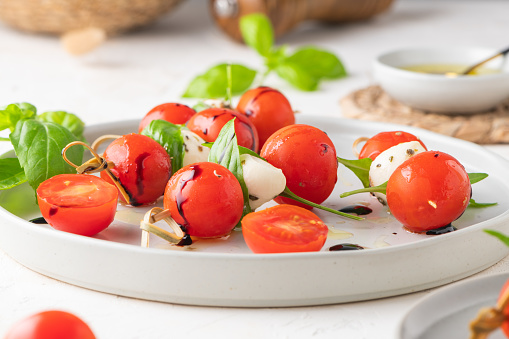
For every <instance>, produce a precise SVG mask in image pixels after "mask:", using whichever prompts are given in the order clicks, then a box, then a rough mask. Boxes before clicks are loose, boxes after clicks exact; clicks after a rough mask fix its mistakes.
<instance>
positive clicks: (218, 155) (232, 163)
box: [208, 119, 251, 214]
mask: <svg viewBox="0 0 509 339" xmlns="http://www.w3.org/2000/svg"><path fill="white" fill-rule="evenodd" d="M208 161H209V162H215V163H216V164H220V165H223V166H224V167H226V168H227V169H228V170H230V172H232V173H233V175H234V176H235V177H236V178H237V180H238V181H239V183H240V187H242V193H243V195H244V214H247V213H249V212H251V207H249V192H248V191H247V186H246V182H245V181H244V174H243V171H242V164H241V162H240V152H239V146H238V143H237V135H236V134H235V119H232V120H230V121H228V122H227V123H226V124H225V125H224V126H223V128H222V129H221V132H219V135H218V137H217V139H216V141H215V142H214V144H213V145H212V148H211V149H210V153H209V158H208Z"/></svg>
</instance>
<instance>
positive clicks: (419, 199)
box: [387, 151, 472, 232]
mask: <svg viewBox="0 0 509 339" xmlns="http://www.w3.org/2000/svg"><path fill="white" fill-rule="evenodd" d="M471 192H472V190H471V186H470V180H469V178H468V174H467V172H466V171H465V168H464V167H463V165H461V164H460V163H459V162H458V160H456V159H455V158H453V157H452V156H450V155H449V154H446V153H443V152H435V151H427V152H422V153H418V154H416V155H414V156H413V157H411V158H410V159H408V160H407V161H405V162H404V163H403V164H401V165H400V166H399V167H398V168H397V169H396V170H395V171H394V173H393V174H392V175H391V177H390V178H389V181H388V184H387V204H388V205H389V209H390V210H391V213H392V214H393V215H394V217H395V218H396V219H397V220H399V222H401V223H402V224H403V225H404V226H406V227H407V228H408V229H409V230H411V231H413V232H424V231H428V230H432V229H437V228H440V227H443V226H447V225H449V224H450V223H451V222H453V221H454V220H456V219H457V218H458V217H459V216H461V214H463V212H464V211H465V209H466V208H467V206H468V203H469V200H470V196H471Z"/></svg>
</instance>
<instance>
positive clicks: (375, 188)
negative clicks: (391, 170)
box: [339, 182, 387, 198]
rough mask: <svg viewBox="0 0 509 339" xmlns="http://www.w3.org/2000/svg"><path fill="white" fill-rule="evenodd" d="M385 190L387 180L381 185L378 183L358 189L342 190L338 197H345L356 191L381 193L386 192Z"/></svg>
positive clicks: (356, 192)
mask: <svg viewBox="0 0 509 339" xmlns="http://www.w3.org/2000/svg"><path fill="white" fill-rule="evenodd" d="M386 192H387V182H385V183H383V184H381V185H378V186H373V187H366V188H361V189H358V190H353V191H350V192H344V193H342V194H341V195H340V196H339V197H340V198H346V197H349V196H351V195H354V194H358V193H383V194H386Z"/></svg>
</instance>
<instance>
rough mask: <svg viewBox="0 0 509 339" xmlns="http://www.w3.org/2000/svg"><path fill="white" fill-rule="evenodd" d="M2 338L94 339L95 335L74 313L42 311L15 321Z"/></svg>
mask: <svg viewBox="0 0 509 339" xmlns="http://www.w3.org/2000/svg"><path fill="white" fill-rule="evenodd" d="M4 339H95V335H94V333H93V332H92V330H91V329H90V327H89V326H88V325H87V324H86V323H85V322H84V321H83V320H81V319H80V318H78V317H77V316H75V315H74V314H71V313H68V312H64V311H44V312H40V313H37V314H34V315H32V316H29V317H27V318H25V319H23V320H21V321H20V322H18V323H16V324H15V325H14V326H13V327H12V328H11V329H10V330H9V332H8V333H7V336H6V337H5V338H4Z"/></svg>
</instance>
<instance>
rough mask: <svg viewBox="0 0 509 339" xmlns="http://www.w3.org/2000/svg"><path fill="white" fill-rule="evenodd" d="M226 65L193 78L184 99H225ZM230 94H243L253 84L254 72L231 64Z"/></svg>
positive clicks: (226, 83)
mask: <svg viewBox="0 0 509 339" xmlns="http://www.w3.org/2000/svg"><path fill="white" fill-rule="evenodd" d="M226 67H227V64H220V65H216V66H214V67H212V68H210V69H209V70H208V71H206V72H205V73H204V74H202V75H199V76H197V77H196V78H194V79H193V80H192V81H191V83H190V84H189V86H188V87H187V89H186V91H185V93H184V94H183V97H184V98H226V96H227V94H228V93H227V88H228V77H227V73H226ZM231 74H232V88H231V91H232V94H233V95H236V94H241V93H243V92H245V91H246V90H247V89H248V88H249V86H251V84H252V83H253V80H254V78H255V76H256V71H254V70H252V69H250V68H247V67H245V66H242V65H239V64H231Z"/></svg>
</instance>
